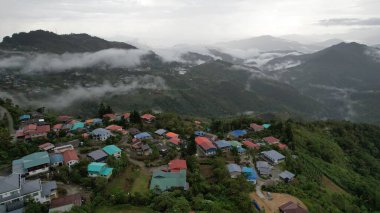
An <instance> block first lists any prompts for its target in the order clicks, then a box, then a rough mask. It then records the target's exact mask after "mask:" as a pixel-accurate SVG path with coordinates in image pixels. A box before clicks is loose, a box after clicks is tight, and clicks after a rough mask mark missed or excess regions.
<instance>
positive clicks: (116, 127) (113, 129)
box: [106, 125, 123, 132]
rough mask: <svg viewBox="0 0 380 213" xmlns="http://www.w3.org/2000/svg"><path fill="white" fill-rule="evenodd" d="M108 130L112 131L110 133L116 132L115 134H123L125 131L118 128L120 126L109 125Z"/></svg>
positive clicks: (120, 127)
mask: <svg viewBox="0 0 380 213" xmlns="http://www.w3.org/2000/svg"><path fill="white" fill-rule="evenodd" d="M106 129H107V130H110V131H115V132H121V131H123V127H122V126H118V125H109V126H107V127H106Z"/></svg>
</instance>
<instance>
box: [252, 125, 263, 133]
mask: <svg viewBox="0 0 380 213" xmlns="http://www.w3.org/2000/svg"><path fill="white" fill-rule="evenodd" d="M249 127H250V128H251V129H252V130H253V131H255V132H260V131H263V130H264V127H263V126H261V125H259V124H256V123H251V124H250V125H249Z"/></svg>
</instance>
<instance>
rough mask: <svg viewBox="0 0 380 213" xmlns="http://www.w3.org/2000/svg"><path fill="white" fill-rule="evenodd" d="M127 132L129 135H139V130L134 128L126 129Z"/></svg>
mask: <svg viewBox="0 0 380 213" xmlns="http://www.w3.org/2000/svg"><path fill="white" fill-rule="evenodd" d="M128 132H129V133H130V134H131V135H137V134H139V133H140V130H138V129H136V128H129V129H128Z"/></svg>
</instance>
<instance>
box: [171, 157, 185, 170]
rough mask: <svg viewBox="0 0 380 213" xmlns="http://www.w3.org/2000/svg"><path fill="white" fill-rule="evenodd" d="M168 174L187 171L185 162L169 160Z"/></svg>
mask: <svg viewBox="0 0 380 213" xmlns="http://www.w3.org/2000/svg"><path fill="white" fill-rule="evenodd" d="M168 167H169V171H170V172H179V171H181V170H186V169H187V164H186V160H181V159H175V160H171V161H170V162H169V164H168Z"/></svg>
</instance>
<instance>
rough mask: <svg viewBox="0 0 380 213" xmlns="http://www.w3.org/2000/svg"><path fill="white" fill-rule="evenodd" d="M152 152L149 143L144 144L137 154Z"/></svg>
mask: <svg viewBox="0 0 380 213" xmlns="http://www.w3.org/2000/svg"><path fill="white" fill-rule="evenodd" d="M152 152H153V150H152V149H151V148H150V146H149V145H148V144H143V145H142V146H141V147H140V149H139V150H138V152H137V154H139V155H145V156H147V155H150V154H152Z"/></svg>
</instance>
